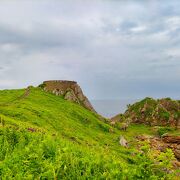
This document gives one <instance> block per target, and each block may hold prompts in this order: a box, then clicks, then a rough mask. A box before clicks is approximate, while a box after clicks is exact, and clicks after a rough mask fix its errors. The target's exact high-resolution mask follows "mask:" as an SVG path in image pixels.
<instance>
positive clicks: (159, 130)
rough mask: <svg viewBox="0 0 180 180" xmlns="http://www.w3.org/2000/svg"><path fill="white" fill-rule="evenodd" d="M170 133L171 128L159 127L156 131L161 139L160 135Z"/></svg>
mask: <svg viewBox="0 0 180 180" xmlns="http://www.w3.org/2000/svg"><path fill="white" fill-rule="evenodd" d="M172 131H173V128H171V127H160V128H159V129H158V130H157V133H158V135H159V136H160V137H161V136H162V135H164V134H166V133H169V132H172Z"/></svg>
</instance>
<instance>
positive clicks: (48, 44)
mask: <svg viewBox="0 0 180 180" xmlns="http://www.w3.org/2000/svg"><path fill="white" fill-rule="evenodd" d="M178 5H180V2H179V1H178V0H173V1H166V0H165V1H146V2H142V1H138V0H135V1H127V2H124V1H123V2H122V1H95V0H94V1H86V2H84V1H82V0H81V1H80V0H77V3H74V1H70V0H68V1H50V0H46V1H38V2H36V1H29V2H28V3H24V2H23V3H22V2H21V1H16V5H13V4H11V3H3V5H2V6H0V67H5V68H4V69H0V79H1V81H0V88H6V87H8V88H9V87H12V88H16V87H23V86H27V85H29V84H33V85H37V84H38V83H41V81H43V80H46V79H73V80H76V81H78V82H79V83H80V84H81V86H82V88H83V89H84V91H85V93H86V94H87V96H89V97H90V98H92V99H103V98H107V99H115V98H128V97H131V98H133V99H136V98H138V97H142V96H148V95H151V96H155V97H156V96H161V95H162V96H174V97H176V98H179V94H178V92H179V88H180V86H179V85H178V84H177V82H178V81H179V80H180V74H179V72H180V64H179V59H178V58H179V55H178V49H179V48H180V46H179V37H180V30H179V28H176V24H172V25H171V23H169V24H168V22H169V21H168V20H169V19H172V18H174V17H179V18H180V13H179V12H180V6H178ZM7 9H8V10H9V11H8V13H7V11H6V10H7ZM25 12H26V13H25ZM175 23H176V22H175ZM173 27H174V28H173ZM168 85H170V87H168ZM161 92H162V93H161Z"/></svg>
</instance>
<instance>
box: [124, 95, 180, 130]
mask: <svg viewBox="0 0 180 180" xmlns="http://www.w3.org/2000/svg"><path fill="white" fill-rule="evenodd" d="M124 115H125V117H126V118H130V119H131V120H132V122H137V123H143V124H148V125H157V126H171V127H177V124H178V121H179V118H180V103H179V101H175V100H171V99H170V98H165V99H158V100H155V99H152V98H148V97H147V98H145V99H143V100H142V101H139V102H137V103H135V104H133V105H129V106H128V109H127V111H126V112H125V114H124Z"/></svg>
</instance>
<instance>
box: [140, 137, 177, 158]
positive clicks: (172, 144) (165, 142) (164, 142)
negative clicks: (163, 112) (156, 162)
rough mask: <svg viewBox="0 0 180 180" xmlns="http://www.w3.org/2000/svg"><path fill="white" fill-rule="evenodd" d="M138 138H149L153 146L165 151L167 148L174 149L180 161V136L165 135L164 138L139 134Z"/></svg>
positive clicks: (141, 139)
mask: <svg viewBox="0 0 180 180" xmlns="http://www.w3.org/2000/svg"><path fill="white" fill-rule="evenodd" d="M137 139H138V140H140V141H145V140H148V141H149V142H150V144H151V147H152V148H154V149H157V150H159V151H165V150H166V149H167V148H170V149H172V151H173V152H174V155H175V157H176V159H177V160H178V161H180V136H172V135H165V136H163V137H162V138H158V137H148V136H138V137H137Z"/></svg>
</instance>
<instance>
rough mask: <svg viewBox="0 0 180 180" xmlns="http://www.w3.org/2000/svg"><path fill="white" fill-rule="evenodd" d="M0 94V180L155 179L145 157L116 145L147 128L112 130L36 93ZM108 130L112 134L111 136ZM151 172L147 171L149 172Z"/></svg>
mask: <svg viewBox="0 0 180 180" xmlns="http://www.w3.org/2000/svg"><path fill="white" fill-rule="evenodd" d="M25 92H26V89H21V90H3V91H0V146H1V147H0V179H160V178H167V179H168V178H172V176H170V175H169V174H167V173H165V172H163V171H161V170H160V169H159V170H158V171H157V170H153V168H152V165H153V163H154V162H153V161H152V160H151V159H150V158H149V157H148V156H147V154H145V153H144V154H143V153H138V152H137V150H136V148H135V147H134V146H133V145H131V144H130V147H129V148H124V147H122V146H120V145H119V137H120V135H123V136H124V137H125V138H126V139H127V140H129V141H132V140H133V139H134V137H135V136H137V135H140V134H149V135H153V134H154V131H153V129H152V128H150V127H148V126H145V125H131V126H130V127H129V128H128V130H127V132H123V131H120V130H118V129H116V128H113V127H111V126H110V125H109V124H107V123H106V120H105V119H104V120H102V118H100V117H99V116H98V115H97V114H95V113H92V112H90V111H88V110H86V109H84V108H83V107H81V106H80V105H78V104H75V103H71V102H68V101H65V100H64V99H63V97H60V96H55V95H53V94H50V93H47V92H44V91H43V90H41V89H40V88H33V87H31V88H30V90H29V93H28V94H27V95H26V96H24V94H25ZM112 129H113V132H112ZM150 167H151V168H150Z"/></svg>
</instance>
